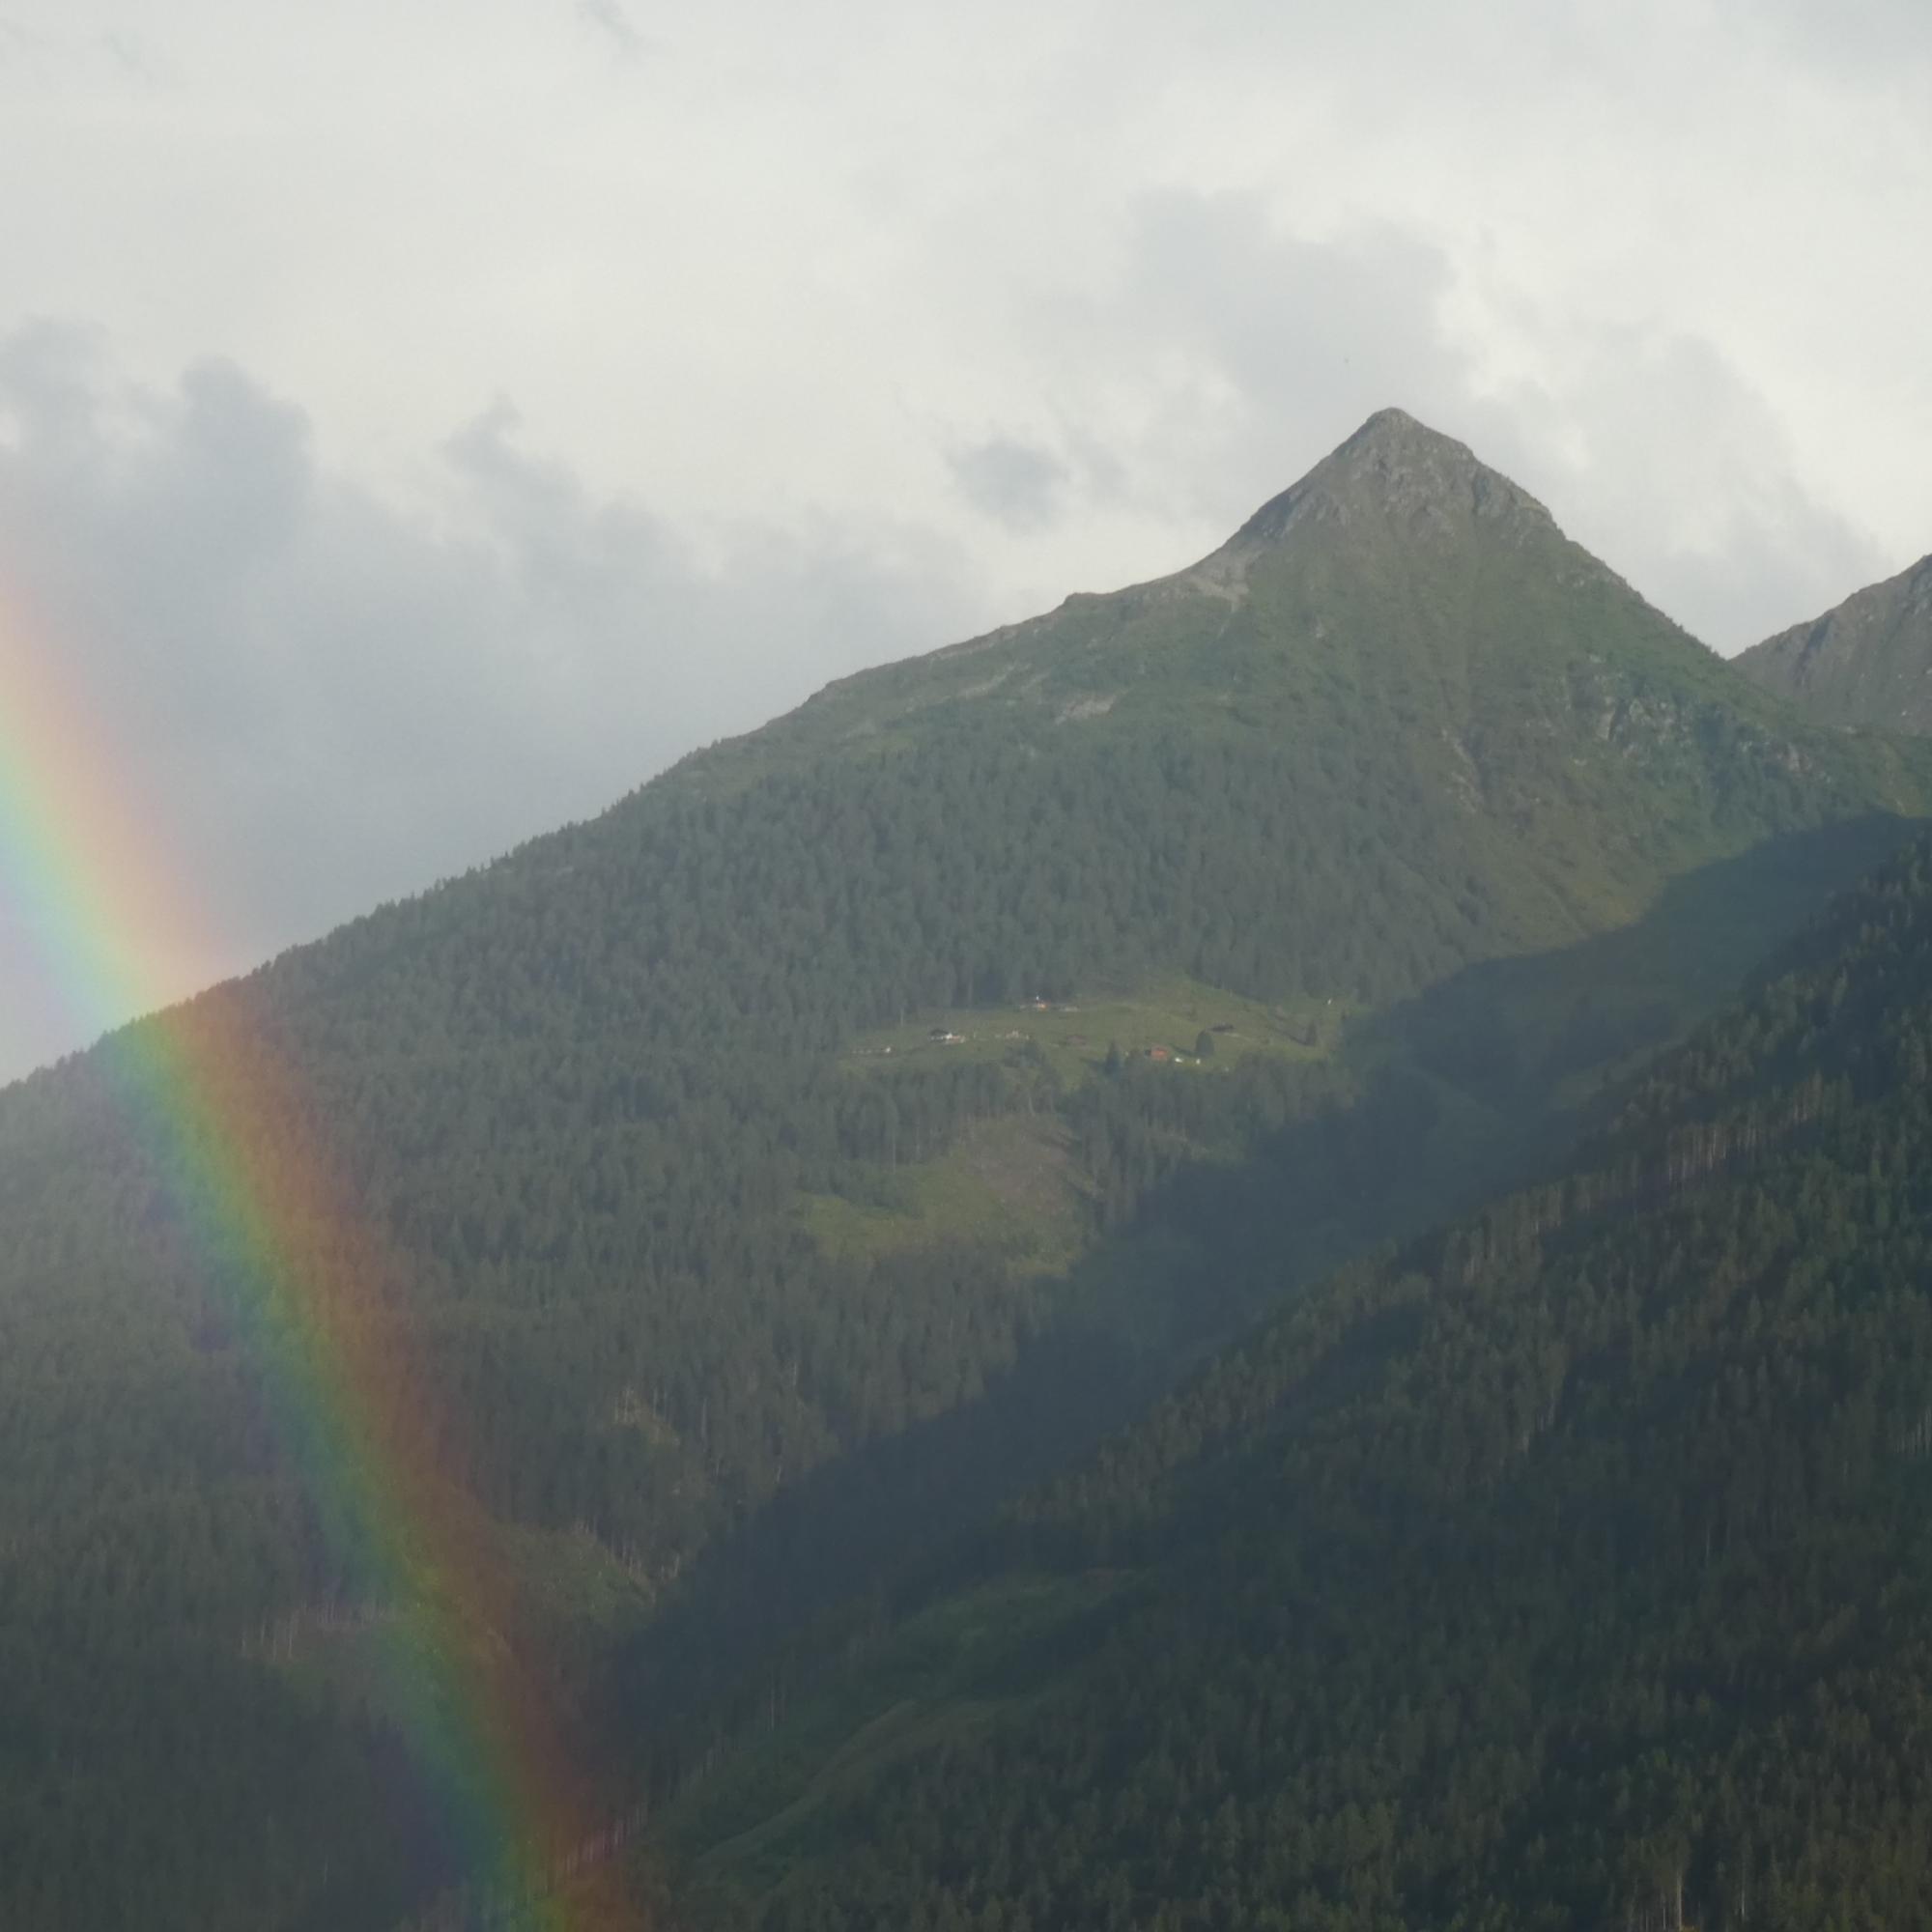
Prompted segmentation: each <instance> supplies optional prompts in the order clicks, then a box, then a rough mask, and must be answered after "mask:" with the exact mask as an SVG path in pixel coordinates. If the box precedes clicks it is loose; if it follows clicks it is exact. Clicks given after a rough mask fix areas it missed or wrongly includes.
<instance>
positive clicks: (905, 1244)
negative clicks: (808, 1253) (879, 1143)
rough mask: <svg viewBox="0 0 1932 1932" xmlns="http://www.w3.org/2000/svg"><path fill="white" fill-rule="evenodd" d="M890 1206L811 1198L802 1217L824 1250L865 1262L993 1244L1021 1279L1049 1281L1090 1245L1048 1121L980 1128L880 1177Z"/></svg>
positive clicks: (1070, 1169)
mask: <svg viewBox="0 0 1932 1932" xmlns="http://www.w3.org/2000/svg"><path fill="white" fill-rule="evenodd" d="M881 1192H882V1193H883V1194H885V1195H886V1196H888V1197H889V1204H890V1205H875V1204H870V1203H864V1202H858V1201H850V1200H847V1199H846V1198H845V1197H844V1196H842V1195H835V1194H807V1195H805V1196H803V1197H802V1202H803V1210H802V1211H803V1213H804V1216H805V1223H806V1226H807V1228H808V1229H809V1230H810V1233H811V1236H812V1238H813V1239H814V1240H815V1241H817V1243H818V1245H819V1246H820V1247H821V1248H822V1249H824V1250H825V1252H826V1253H828V1254H831V1255H836V1256H838V1257H840V1258H842V1259H847V1260H867V1259H872V1258H875V1257H877V1256H880V1255H885V1254H895V1253H898V1252H900V1251H902V1250H904V1249H907V1248H914V1247H922V1246H925V1245H928V1244H930V1243H934V1242H942V1241H987V1242H992V1243H995V1244H997V1245H999V1246H1002V1247H1005V1248H1007V1249H1008V1250H1009V1251H1010V1253H1011V1254H1012V1256H1013V1260H1014V1263H1015V1264H1016V1266H1017V1267H1018V1268H1019V1269H1020V1271H1021V1272H1023V1273H1027V1274H1051V1273H1054V1272H1057V1271H1058V1270H1060V1269H1062V1268H1064V1267H1065V1266H1066V1265H1067V1264H1069V1263H1070V1262H1071V1261H1072V1260H1073V1259H1074V1257H1075V1256H1076V1255H1078V1254H1079V1253H1080V1251H1081V1249H1082V1247H1083V1246H1084V1245H1085V1244H1086V1240H1087V1236H1088V1226H1089V1217H1088V1212H1087V1208H1086V1204H1085V1194H1084V1190H1083V1188H1082V1186H1081V1183H1080V1180H1079V1178H1078V1176H1077V1174H1076V1172H1075V1169H1074V1166H1073V1162H1072V1160H1071V1159H1070V1157H1069V1155H1068V1153H1067V1150H1066V1142H1065V1130H1064V1129H1063V1128H1062V1127H1061V1126H1060V1124H1059V1123H1058V1122H1056V1121H1054V1120H1052V1119H1050V1118H1048V1117H1045V1116H1031V1117H1030V1116H1026V1115H1010V1116H1007V1117H1005V1118H1003V1119H999V1120H993V1121H981V1122H975V1123H974V1124H973V1125H972V1126H970V1127H968V1128H967V1129H966V1131H965V1132H964V1133H963V1134H961V1135H960V1136H959V1138H958V1140H957V1141H956V1142H955V1143H954V1144H953V1145H952V1147H951V1148H949V1149H948V1150H947V1151H946V1152H945V1153H943V1154H942V1155H940V1156H939V1158H938V1159H937V1160H929V1161H923V1162H921V1163H919V1164H918V1165H913V1166H905V1167H899V1168H895V1169H892V1170H890V1171H889V1172H882V1174H881Z"/></svg>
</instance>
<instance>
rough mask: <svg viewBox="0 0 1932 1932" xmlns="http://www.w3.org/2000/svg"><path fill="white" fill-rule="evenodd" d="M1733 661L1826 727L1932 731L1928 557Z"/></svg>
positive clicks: (1931, 565)
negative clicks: (1858, 726) (1848, 726)
mask: <svg viewBox="0 0 1932 1932" xmlns="http://www.w3.org/2000/svg"><path fill="white" fill-rule="evenodd" d="M1734 662H1735V663H1736V665H1737V668H1738V669H1740V670H1741V671H1743V672H1744V674H1745V675H1746V676H1747V677H1748V678H1749V679H1750V680H1751V681H1752V682H1753V683H1754V684H1757V685H1760V686H1762V687H1763V688H1764V689H1765V690H1766V691H1774V692H1776V693H1777V694H1778V696H1781V697H1788V698H1790V699H1791V701H1792V702H1793V703H1794V704H1796V705H1798V706H1799V707H1800V708H1801V709H1802V710H1803V711H1804V712H1805V713H1806V714H1807V715H1808V716H1810V717H1813V718H1816V719H1819V720H1821V721H1822V722H1824V723H1826V724H1831V725H1870V726H1873V727H1874V728H1876V729H1878V730H1882V731H1915V732H1925V731H1932V556H1925V557H1920V558H1919V560H1918V562H1917V563H1915V564H1914V565H1913V566H1912V568H1911V569H1910V570H1902V571H1900V572H1899V574H1898V575H1897V576H1896V577H1889V578H1887V579H1886V581H1885V582H1883V583H1874V584H1871V585H1869V586H1868V587H1866V588H1865V589H1863V590H1860V591H1857V592H1855V593H1854V594H1853V595H1852V596H1850V597H1848V598H1846V599H1845V601H1844V602H1843V603H1842V604H1840V605H1838V606H1837V607H1836V608H1835V609H1834V610H1831V611H1826V612H1825V614H1824V615H1823V616H1822V617H1815V618H1813V619H1812V621H1811V622H1810V623H1808V624H1795V625H1793V626H1792V628H1791V629H1790V630H1788V631H1780V632H1779V633H1778V634H1777V636H1776V637H1775V638H1767V639H1765V640H1764V642H1763V643H1761V644H1753V645H1752V646H1751V648H1750V649H1749V650H1747V651H1746V652H1744V653H1743V654H1742V655H1741V656H1739V657H1738V658H1737V659H1735V660H1734Z"/></svg>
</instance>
